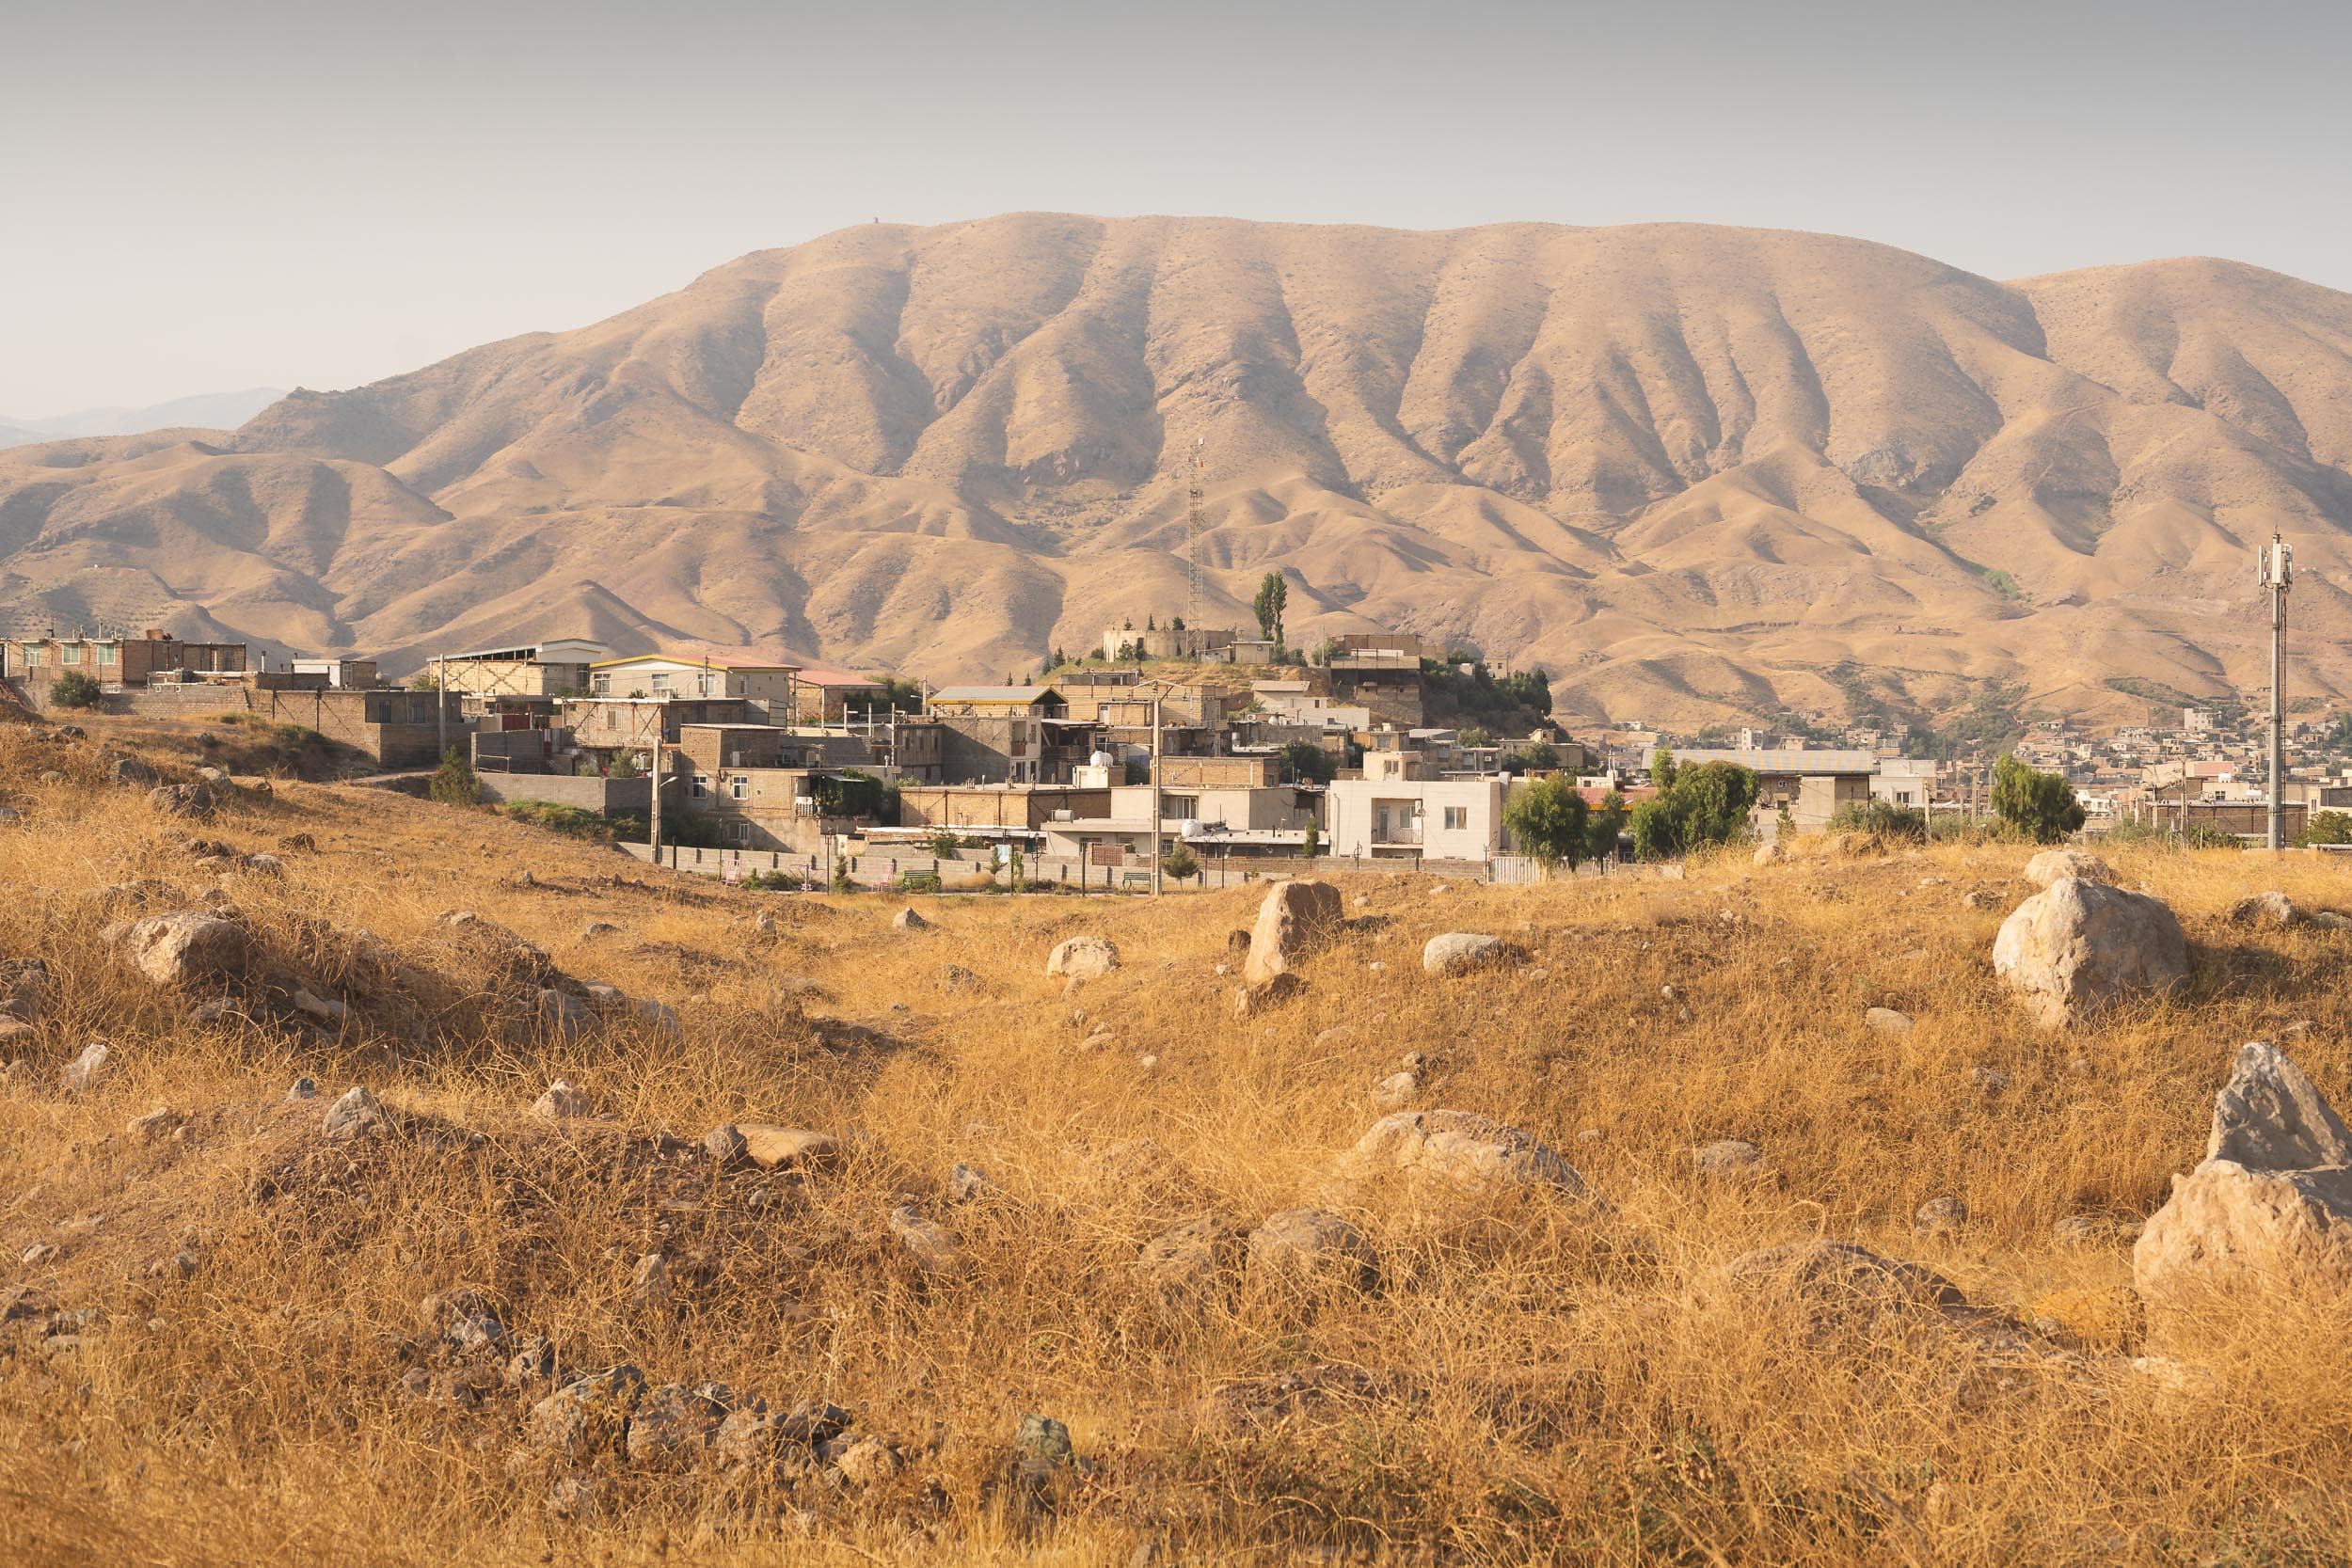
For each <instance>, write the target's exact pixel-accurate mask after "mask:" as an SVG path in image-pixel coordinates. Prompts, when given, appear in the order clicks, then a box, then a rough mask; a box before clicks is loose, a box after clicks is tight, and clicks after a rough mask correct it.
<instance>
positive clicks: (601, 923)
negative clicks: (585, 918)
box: [580, 920, 621, 942]
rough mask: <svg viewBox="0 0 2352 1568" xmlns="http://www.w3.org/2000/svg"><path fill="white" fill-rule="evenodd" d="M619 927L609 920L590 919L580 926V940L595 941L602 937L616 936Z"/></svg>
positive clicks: (618, 932) (619, 929)
mask: <svg viewBox="0 0 2352 1568" xmlns="http://www.w3.org/2000/svg"><path fill="white" fill-rule="evenodd" d="M620 934H621V928H620V927H618V926H615V925H613V924H612V922H611V921H610V920H592V921H590V922H588V924H586V925H585V926H582V927H580V941H582V942H595V941H596V940H598V939H599V938H602V937H617V936H619V935H620Z"/></svg>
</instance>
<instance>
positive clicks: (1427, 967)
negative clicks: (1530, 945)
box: [1421, 931, 1515, 976]
mask: <svg viewBox="0 0 2352 1568" xmlns="http://www.w3.org/2000/svg"><path fill="white" fill-rule="evenodd" d="M1514 952H1515V950H1514V949H1513V948H1512V947H1511V945H1510V944H1509V943H1508V942H1504V941H1503V940H1502V938H1501V937H1490V936H1481V935H1477V934H1475V933H1473V932H1470V931H1448V932H1446V933H1445V934H1444V935H1442V936H1435V937H1431V938H1430V939H1429V941H1428V942H1427V943H1426V944H1424V945H1423V946H1422V950H1421V967H1422V972H1423V973H1425V974H1436V975H1440V976H1442V975H1451V974H1469V973H1470V972H1471V971H1472V970H1476V969H1483V968H1486V966H1488V965H1491V964H1500V963H1503V962H1505V961H1507V960H1508V959H1509V958H1511V957H1512V956H1513V954H1514Z"/></svg>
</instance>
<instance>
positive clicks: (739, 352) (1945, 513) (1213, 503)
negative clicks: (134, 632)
mask: <svg viewBox="0 0 2352 1568" xmlns="http://www.w3.org/2000/svg"><path fill="white" fill-rule="evenodd" d="M1196 444H1198V446H1199V449H1200V452H1201V459H1202V466H1203V472H1204V476H1205V485H1204V487H1205V489H1206V492H1207V497H1206V512H1207V517H1208V522H1209V529H1208V533H1207V537H1206V540H1205V542H1204V546H1203V547H1204V552H1205V555H1206V557H1207V561H1208V564H1209V598H1210V600H1211V602H1210V603H1209V604H1207V605H1206V606H1205V607H1203V610H1202V613H1203V614H1204V615H1205V616H1206V617H1207V618H1208V619H1210V620H1212V621H1213V622H1219V623H1222V622H1240V623H1246V622H1247V620H1248V612H1247V610H1246V608H1245V607H1246V605H1247V601H1248V597H1249V594H1250V593H1251V591H1252V589H1253V588H1254V585H1255V583H1256V580H1257V578H1258V577H1259V576H1261V575H1262V574H1263V572H1265V571H1266V570H1268V569H1270V568H1278V567H1279V568H1280V569H1283V570H1285V571H1287V572H1288V573H1289V574H1290V575H1291V577H1292V579H1293V593H1292V598H1291V602H1292V607H1293V608H1292V617H1291V626H1290V628H1289V629H1290V631H1291V634H1292V637H1293V639H1294V641H1300V640H1311V638H1312V637H1313V636H1315V635H1317V634H1318V633H1320V632H1321V631H1323V630H1325V629H1342V628H1345V627H1348V626H1362V625H1366V624H1375V625H1382V626H1395V627H1399V628H1403V629H1408V630H1414V631H1420V632H1423V633H1427V634H1430V635H1433V636H1447V637H1459V638H1467V639H1469V640H1470V641H1475V642H1476V643H1477V644H1479V645H1480V646H1481V647H1483V648H1484V649H1485V650H1486V652H1487V653H1488V655H1489V656H1490V657H1496V658H1500V659H1505V660H1510V661H1515V662H1540V663H1542V664H1544V665H1546V666H1547V667H1549V669H1550V670H1551V671H1552V672H1553V673H1554V680H1553V689H1554V690H1555V692H1557V693H1558V694H1559V700H1560V703H1561V705H1562V708H1563V709H1564V710H1565V711H1569V712H1574V713H1578V714H1583V715H1593V716H1597V715H1601V714H1608V715H1610V716H1613V717H1635V716H1638V717H1643V718H1648V719H1653V720H1665V721H1694V720H1699V719H1705V718H1713V717H1725V716H1730V715H1735V714H1741V713H1757V712H1763V713H1769V712H1770V711H1772V709H1774V708H1775V707H1777V706H1778V705H1780V704H1782V703H1794V704H1797V705H1804V706H1832V707H1834V706H1836V705H1840V703H1841V702H1842V701H1843V700H1844V695H1843V690H1842V683H1844V682H1845V681H1846V678H1847V676H1848V672H1847V670H1846V669H1845V668H1844V667H1846V666H1849V665H1862V666H1868V667H1871V668H1872V669H1873V670H1875V671H1878V672H1880V673H1879V674H1877V675H1875V676H1874V677H1873V680H1874V683H1875V687H1876V689H1879V690H1881V691H1883V692H1884V693H1886V694H1887V695H1889V696H1891V697H1893V698H1895V699H1896V700H1897V701H1899V702H1900V701H1910V702H1915V703H1919V704H1922V705H1928V706H1936V705H1947V704H1950V703H1954V702H1958V701H1961V700H1963V699H1964V698H1965V697H1966V696H1967V695H1968V693H1969V691H1970V690H1971V689H1972V686H1973V685H1974V684H1975V683H1980V682H1983V681H1986V680H1999V681H2004V682H2016V683H2022V684H2023V685H2025V686H2026V688H2027V689H2028V690H2029V692H2030V694H2031V696H2032V698H2033V700H2035V701H2038V702H2042V703H2043V704H2046V705H2053V706H2060V707H2072V708H2081V707H2084V706H2086V705H2095V704H2097V703H2099V702H2102V701H2106V702H2109V703H2121V702H2122V699H2121V698H2120V697H2118V696H2117V695H2116V694H2115V693H2114V692H2113V691H2111V690H2109V689H2107V688H2106V685H2105V682H2106V680H2107V679H2108V678H2109V677H2113V676H2123V675H2129V676H2135V677H2138V678H2139V680H2141V681H2150V680H2153V681H2158V682H2163V683H2166V684H2169V685H2172V686H2176V687H2179V688H2181V689H2185V690H2190V691H2210V690H2217V689H2220V688H2222V687H2223V686H2225V685H2227V684H2231V683H2238V684H2243V685H2245V686H2247V687H2249V688H2251V687H2253V686H2257V685H2259V684H2260V683H2261V681H2262V680H2263V679H2264V676H2263V674H2262V667H2263V654H2262V648H2261V641H2262V639H2261V636H2260V628H2261V617H2260V616H2259V615H2258V614H2256V613H2255V612H2254V607H2253V595H2252V591H2251V587H2250V581H2251V576H2252V573H2251V570H2250V565H2249V562H2250V559H2251V550H2252V546H2253V544H2254V542H2255V540H2256V539H2257V538H2259V537H2265V536H2267V535H2268V533H2269V532H2270V531H2272V530H2273V529H2283V530H2285V531H2287V532H2288V534H2289V535H2290V536H2291V537H2292V538H2293V539H2294V540H2295V541H2296V545H2297V547H2298V560H2299V562H2300V563H2301V565H2302V567H2303V577H2302V579H2301V581H2300V583H2299V584H2298V592H2297V598H2296V627H2297V632H2298V637H2299V638H2300V639H2301V644H2300V645H2301V646H2302V648H2303V649H2304V650H2306V653H2307V668H2308V670H2309V674H2308V677H2307V680H2308V683H2309V688H2310V689H2316V690H2320V691H2322V692H2325V693H2326V694H2329V695H2333V694H2334V693H2335V688H2334V687H2333V686H2331V685H2330V684H2329V683H2330V682H2331V681H2332V680H2334V679H2337V678H2339V677H2335V676H2332V675H2331V674H2330V673H2329V666H2331V665H2334V666H2339V667H2340V665H2341V661H2340V660H2334V659H2330V658H2329V657H2328V656H2329V655H2332V654H2335V653H2338V652H2341V651H2342V650H2343V648H2344V645H2345V644H2346V643H2347V642H2352V619H2347V616H2346V607H2345V604H2344V596H2343V594H2342V592H2341V591H2340V589H2339V588H2338V587H2337V586H2336V582H2335V574H2336V573H2337V572H2339V571H2340V570H2342V569H2343V566H2344V561H2343V556H2344V538H2345V532H2344V531H2345V528H2346V525H2347V524H2352V296H2348V295H2345V294H2341V293H2334V292H2331V291H2328V290H2325V289H2320V288H2317V287H2314V286H2312V285H2309V284H2304V283H2300V282H2297V281H2296V280H2294V279H2291V278H2286V277H2280V276H2277V275H2275V274H2269V273H2265V272H2262V271H2260V270H2258V269H2255V268H2251V267H2247V266H2242V265H2238V264H2235V263H2230V262H2221V261H2167V262H2154V263H2149V264H2145V265H2139V266H2130V267H2118V268H2104V269H2097V270H2093V271H2089V272H2082V273H2074V274H2064V275H2058V276H2054V277H2041V278H2033V279H2028V280H2026V281H2024V282H2021V283H2018V284H2014V285H2004V284H2000V283H1995V282H1993V281H1990V280H1987V279H1984V278H1981V277H1974V276H1971V275H1969V274H1966V273H1963V272H1960V271H1957V270H1955V269H1953V268H1950V267H1948V266H1945V265H1943V264H1941V263H1939V262H1936V261H1931V260H1929V259H1927V258H1924V257H1919V256H1915V255H1911V254H1908V253H1906V252H1902V251H1899V250H1894V249H1890V248H1888V247H1885V246H1882V245H1869V244H1866V243H1863V242H1860V241H1855V240H1847V239H1839V238H1835V237H1830V236H1821V235H1810V234H1797V233H1784V232H1774V231H1762V230H1727V229H1712V228H1705V227H1695V226H1685V225H1653V226H1641V227H1632V228H1623V229H1606V230H1578V229H1564V228H1558V227H1552V226H1545V225H1534V224H1511V225H1498V226H1492V227H1487V228H1480V229H1472V230H1459V231H1454V232H1450V233H1407V232H1400V231H1391V230H1369V229H1358V228H1311V227H1303V226H1293V225H1276V224H1251V223H1243V222H1236V221H1226V220H1213V219H1174V218H1136V219H1119V220H1104V219H1094V218H1086V217H1073V216H1063V215H1052V214H1018V215H1013V216H1008V217H1001V218H995V219H990V220H986V221H980V222H974V223H964V224H954V225H947V226H943V227H939V228H932V229H914V228H904V227H898V226H893V225H880V224H878V225H871V226H866V227H863V228H858V229H853V230H843V231H842V232H840V233H836V234H834V235H830V236H827V237H825V238H823V239H820V240H817V241H813V242H811V243H809V244H807V245H799V246H796V247H793V248H791V249H787V250H775V251H762V252H758V253H755V254H754V255H751V256H747V257H744V258H742V259H741V260H739V261H734V262H730V263H728V264H727V265H725V266H723V267H720V268H718V269H716V270H714V271H712V272H710V273H708V274H706V275H705V276H704V277H701V278H699V279H697V280H695V282H693V283H692V284H691V285H690V286H689V287H688V288H686V289H684V290H681V291H680V292H678V293H675V294H672V295H669V296H666V297H664V298H662V299H659V300H656V301H653V302H652V303H650V304H648V305H645V306H644V307H641V308H639V309H635V310H631V311H629V312H628V313H626V314H623V315H620V316H616V317H614V318H612V320H610V321H607V322H602V323H599V324H597V325H593V326H589V327H584V328H581V329H580V330H578V331H573V332H565V333H560V334H540V335H533V336H529V337H524V338H517V339H513V340H510V341H504V342H499V343H492V344H488V345H485V346H484V347H482V348H478V349H475V350H472V351H469V352H468V353H466V354H462V355H459V356H455V357H454V358H452V359H449V360H446V361H443V362H442V363H440V364H438V365H435V366H431V367H429V368H427V369H424V370H421V371H418V372H413V373H411V374H407V375H403V376H396V377H393V378H391V379H390V380H388V381H383V382H379V383H376V384H374V385H373V386H369V387H364V388H358V389H356V390H352V391H348V392H339V393H312V392H296V393H294V395H292V396H290V397H288V398H286V399H284V400H283V401H281V402H279V403H278V404H275V405H274V406H272V407H271V408H269V409H267V410H265V411H264V412H263V413H262V414H261V415H260V416H258V417H257V418H255V419H254V420H252V421H251V422H249V423H248V424H246V426H245V427H244V428H243V429H242V430H240V431H238V432H237V433H235V435H234V436H233V437H226V436H224V437H208V436H195V437H189V436H185V435H183V436H179V437H176V438H169V439H166V438H161V437H158V436H140V437H135V438H132V439H130V440H128V441H81V442H70V443H60V444H55V445H51V446H46V447H36V448H30V449H26V450H24V451H14V452H9V453H7V454H5V455H0V558H4V559H0V566H5V569H6V571H7V573H8V576H7V578H6V579H5V580H4V581H0V612H8V611H11V610H13V611H14V612H16V613H18V614H20V615H21V614H23V613H26V612H36V613H39V614H40V615H43V616H46V617H48V618H51V619H56V618H58V617H59V616H60V614H61V613H70V612H72V611H76V610H87V612H88V613H92V614H109V613H111V614H120V615H127V614H129V613H131V612H132V611H133V610H134V609H138V610H144V609H145V608H146V607H147V605H148V604H149V603H151V602H156V603H168V602H173V601H178V602H182V603H188V604H202V605H205V606H207V607H209V608H210V610H212V612H213V614H214V616H215V618H216V619H217V620H218V621H220V622H221V623H222V624H224V625H227V626H232V627H234V628H236V629H238V630H241V631H244V632H246V633H247V634H249V635H251V636H253V637H254V638H255V639H256V640H257V641H263V642H271V643H278V644H283V645H301V646H316V647H330V646H357V647H360V648H363V649H366V650H368V651H371V652H374V653H377V654H379V655H381V656H383V657H385V658H386V659H387V660H388V661H389V663H390V664H392V665H393V666H395V667H397V666H398V665H400V664H401V663H402V662H404V661H406V660H416V659H418V658H421V657H422V656H423V655H424V654H425V653H426V652H427V651H429V649H430V648H432V647H435V646H447V645H451V644H464V643H469V642H476V641H496V640H500V639H503V638H505V637H508V636H510V635H513V634H516V633H518V632H521V631H524V630H527V629H537V630H540V631H542V632H543V633H555V632H564V631H578V632H585V633H590V634H594V635H600V636H604V637H607V638H609V639H612V640H613V641H617V642H620V643H622V644H624V645H627V646H632V647H633V646H641V645H645V644H648V643H650V642H653V641H659V640H660V639H663V638H667V637H671V636H687V637H693V638H699V639H707V640H713V641H781V642H784V643H787V644H788V645H791V646H794V647H799V648H803V649H807V650H810V651H812V652H816V653H819V654H821V655H823V656H824V657H827V658H829V659H833V660H835V661H838V662H844V663H856V664H888V665H893V666H898V667H901V668H905V669H909V670H913V671H915V672H918V673H928V674H931V675H934V676H946V675H951V674H961V675H967V676H968V675H976V674H982V673H992V672H996V671H1001V670H1011V669H1016V668H1019V667H1021V666H1023V665H1026V664H1029V663H1032V662H1033V661H1034V660H1035V659H1036V658H1037V657H1038V656H1039V655H1040V654H1041V653H1042V652H1044V651H1045V650H1046V649H1048V648H1050V647H1052V646H1054V645H1056V644H1062V645H1066V646H1069V647H1072V648H1076V647H1080V646H1082V645H1084V644H1086V643H1089V642H1090V641H1093V640H1094V639H1095V638H1096V637H1097V636H1099V633H1100V628H1101V627H1102V626H1103V625H1104V624H1105V622H1106V621H1110V622H1115V621H1117V620H1119V619H1120V618H1122V617H1130V616H1132V617H1133V618H1134V619H1135V620H1136V622H1137V623H1138V624H1140V623H1141V621H1142V619H1143V617H1144V616H1145V615H1147V614H1156V615H1158V616H1161V617H1162V618H1165V617H1166V616H1168V615H1169V614H1171V613H1178V612H1182V611H1183V610H1184V575H1185V574H1184V550H1185V525H1184V483H1185V468H1186V466H1187V463H1188V459H1189V455H1190V453H1191V452H1192V451H1194V449H1195V447H1196Z"/></svg>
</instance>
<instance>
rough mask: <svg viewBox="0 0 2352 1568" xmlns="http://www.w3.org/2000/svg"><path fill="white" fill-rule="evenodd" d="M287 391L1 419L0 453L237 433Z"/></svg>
mask: <svg viewBox="0 0 2352 1568" xmlns="http://www.w3.org/2000/svg"><path fill="white" fill-rule="evenodd" d="M285 395H286V394H285V391H284V389H283V388H276V387H254V388H248V389H246V390H245V391H242V392H205V393H201V394H199V395H198V396H196V397H188V398H174V399H172V400H171V401H170V402H169V403H159V404H154V405H153V406H152V407H149V408H85V409H83V410H81V411H80V412H79V413H74V414H58V415H54V416H50V417H46V418H42V419H24V418H21V417H18V416H14V415H9V416H5V417H0V447H14V446H24V445H28V444H30V443H32V442H35V441H55V440H58V439H60V438H63V437H65V436H138V435H143V434H145V433H146V432H148V431H151V430H181V429H188V430H234V429H236V428H237V426H239V425H241V424H243V423H245V421H246V420H249V419H251V418H252V417H253V416H254V415H256V414H258V413H260V412H261V411H262V409H264V408H267V407H268V406H269V405H270V404H273V403H276V402H277V401H278V399H279V398H282V397H284V396H285Z"/></svg>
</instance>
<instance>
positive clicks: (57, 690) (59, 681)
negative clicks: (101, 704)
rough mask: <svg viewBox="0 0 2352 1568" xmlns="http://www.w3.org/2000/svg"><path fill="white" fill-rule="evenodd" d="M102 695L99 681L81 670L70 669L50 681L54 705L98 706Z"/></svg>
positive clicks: (50, 700) (52, 703)
mask: <svg viewBox="0 0 2352 1568" xmlns="http://www.w3.org/2000/svg"><path fill="white" fill-rule="evenodd" d="M101 695H103V693H101V692H100V690H99V689H98V683H97V682H96V681H94V680H92V679H90V678H89V677H88V676H87V675H86V674H84V673H82V672H81V671H79V670H68V671H67V672H66V673H64V674H62V675H59V676H58V677H57V678H56V680H54V681H52V682H50V683H49V702H50V705H51V706H53V707H96V706H97V705H98V699H99V697H100V696H101Z"/></svg>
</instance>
